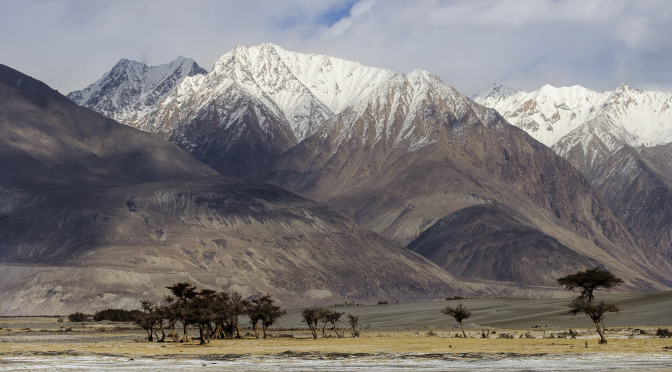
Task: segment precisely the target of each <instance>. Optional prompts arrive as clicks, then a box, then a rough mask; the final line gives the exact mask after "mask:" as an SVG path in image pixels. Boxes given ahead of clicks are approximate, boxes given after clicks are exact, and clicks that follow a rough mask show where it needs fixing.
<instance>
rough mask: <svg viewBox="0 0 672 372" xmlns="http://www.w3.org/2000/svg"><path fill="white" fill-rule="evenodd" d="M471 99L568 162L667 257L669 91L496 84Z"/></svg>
mask: <svg viewBox="0 0 672 372" xmlns="http://www.w3.org/2000/svg"><path fill="white" fill-rule="evenodd" d="M474 99H475V100H476V101H477V102H479V103H482V104H483V105H486V106H488V107H492V108H495V109H496V110H497V111H499V112H500V113H501V114H502V116H503V117H504V118H506V119H507V120H508V121H509V122H510V123H511V124H513V125H515V126H517V127H519V128H521V129H523V130H526V131H527V132H528V133H529V134H530V135H531V136H533V137H535V138H536V139H538V140H539V141H541V142H543V143H544V144H546V145H547V146H550V147H551V148H552V149H553V150H554V151H555V152H556V153H557V154H558V155H560V156H562V157H564V158H565V159H567V160H569V161H570V162H571V163H572V165H573V166H574V167H576V168H577V169H579V170H580V171H581V173H583V175H584V176H585V177H586V178H587V179H588V180H589V181H590V182H591V184H592V185H593V186H594V187H595V189H597V190H598V192H599V193H600V194H601V196H602V197H603V198H604V199H605V201H606V202H607V204H608V205H609V207H610V208H611V209H612V210H613V211H614V212H615V213H616V214H617V215H619V216H621V219H622V220H623V221H625V222H626V224H627V225H628V228H629V229H630V230H631V231H634V232H636V233H638V234H639V235H640V236H641V237H642V238H643V239H645V240H647V241H648V242H649V243H650V244H653V245H654V246H656V247H657V249H659V250H660V251H662V252H664V254H665V255H666V256H667V257H668V258H669V257H672V162H671V161H670V159H672V153H671V152H670V151H672V147H671V146H672V93H663V92H652V91H643V90H638V89H632V88H630V87H628V86H626V85H621V86H620V87H619V88H618V89H616V90H614V91H608V92H596V91H593V90H590V89H586V88H584V87H581V86H573V87H561V88H555V87H552V86H549V85H546V86H544V87H542V88H541V89H540V90H538V91H534V92H525V91H517V90H515V89H511V88H507V87H504V86H502V85H494V86H493V87H491V88H490V89H488V90H487V91H485V92H484V93H482V94H480V95H478V96H475V97H474Z"/></svg>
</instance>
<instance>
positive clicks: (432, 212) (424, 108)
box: [271, 71, 668, 288]
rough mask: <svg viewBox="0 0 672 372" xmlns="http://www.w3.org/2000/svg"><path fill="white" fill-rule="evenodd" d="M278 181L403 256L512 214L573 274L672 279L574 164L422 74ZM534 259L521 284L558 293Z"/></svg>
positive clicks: (280, 169) (366, 106) (377, 98)
mask: <svg viewBox="0 0 672 372" xmlns="http://www.w3.org/2000/svg"><path fill="white" fill-rule="evenodd" d="M271 181H272V182H273V183H276V184H278V185H281V186H283V187H286V188H288V189H289V190H292V191H295V192H298V193H300V194H302V195H305V196H307V197H309V198H313V199H315V200H319V201H324V202H326V203H328V204H329V205H330V206H332V207H334V208H336V209H338V210H340V211H343V212H344V213H346V214H347V215H350V216H353V218H354V219H355V220H356V221H357V222H359V223H360V224H362V225H364V226H366V227H368V228H371V229H373V230H374V231H377V232H379V233H381V234H382V235H384V236H388V237H390V238H392V239H393V240H394V241H396V242H398V243H399V244H403V245H407V244H409V243H410V242H412V241H413V240H414V239H415V238H416V237H418V236H419V235H420V234H421V233H423V232H424V231H425V230H426V229H427V228H429V227H430V226H432V225H433V224H434V223H436V222H437V221H438V220H440V219H442V218H444V217H446V216H450V215H451V214H453V213H454V212H457V211H459V210H462V209H464V208H467V207H471V206H474V205H479V204H486V205H487V204H499V205H503V206H505V207H506V209H507V210H510V211H514V212H515V214H516V215H519V216H522V217H524V219H525V220H526V221H529V222H528V226H530V228H531V229H532V230H536V231H539V232H540V233H541V234H543V236H548V237H552V238H553V239H555V240H557V242H558V243H559V245H557V247H558V250H557V251H556V252H561V251H562V249H564V248H560V247H562V246H564V247H567V248H568V249H570V250H572V251H574V254H568V255H567V257H568V258H570V257H573V258H575V259H577V261H574V262H575V263H574V264H571V265H568V266H569V267H566V268H565V270H566V271H569V270H572V269H574V268H576V267H577V266H580V265H585V266H589V265H591V264H592V263H594V262H596V261H597V262H599V263H600V264H603V265H606V266H608V267H610V268H612V269H613V270H615V271H617V272H619V273H620V275H623V276H625V277H628V278H631V280H632V281H631V283H635V282H636V283H637V284H636V285H637V286H640V285H642V286H644V287H647V286H649V285H652V286H653V287H658V286H659V285H660V283H665V282H666V279H665V274H663V272H664V271H665V270H668V268H667V267H666V268H664V269H662V270H660V271H659V269H657V268H652V267H651V265H650V264H649V262H650V260H655V258H654V257H658V256H657V253H656V252H654V251H653V250H652V249H651V248H650V247H649V246H648V245H646V244H640V243H639V242H638V240H637V238H636V237H635V236H633V235H631V234H630V233H629V232H628V230H627V228H625V226H624V225H623V224H622V223H621V222H620V221H619V220H618V218H616V216H614V215H613V213H612V212H611V211H610V210H609V208H608V207H607V205H606V204H605V203H604V202H603V201H602V199H601V198H600V197H599V196H598V195H597V193H596V192H595V191H594V190H593V189H592V188H591V186H590V184H589V183H588V182H587V180H586V179H585V178H584V177H583V176H582V175H581V174H580V173H579V172H578V171H576V170H575V169H574V168H573V167H572V166H571V164H569V163H568V162H566V161H565V160H563V159H562V158H560V157H559V156H557V155H555V154H554V153H553V152H552V151H551V150H550V149H549V148H547V147H546V146H544V145H543V144H541V143H539V142H537V141H535V140H534V139H532V138H531V137H529V136H528V135H527V134H526V133H524V132H523V131H520V130H519V129H517V128H514V127H512V126H511V125H509V124H508V123H506V122H505V121H504V120H503V119H502V118H501V117H500V116H499V115H498V114H497V113H496V112H494V111H492V110H488V109H486V108H484V107H483V106H480V105H478V104H476V103H475V102H473V101H471V100H470V99H468V98H466V97H464V96H463V95H461V94H459V93H458V92H456V91H455V90H454V89H452V88H450V87H448V86H447V85H445V84H444V83H442V82H441V81H440V80H438V79H437V78H436V77H434V76H432V75H431V74H429V73H427V72H425V71H415V72H413V73H411V74H408V75H399V76H397V77H395V78H393V79H390V80H389V81H388V82H387V83H386V84H384V85H382V86H381V87H379V88H378V89H377V90H376V91H375V92H374V94H372V95H371V96H370V97H368V98H367V99H364V100H361V101H359V102H358V103H357V104H356V105H354V106H353V107H351V108H349V109H347V110H345V111H344V112H342V113H341V114H339V115H338V116H337V117H336V118H335V119H334V120H333V122H332V123H329V125H325V126H324V127H323V128H322V129H320V131H318V132H317V133H316V134H315V135H313V136H311V137H309V138H307V139H306V140H304V141H302V142H301V143H300V144H299V145H297V146H296V147H295V148H293V149H291V150H289V151H288V152H287V153H286V154H285V155H283V157H282V158H281V159H280V161H279V162H278V165H277V166H276V170H275V173H274V174H273V176H272V178H271ZM544 239H546V238H544ZM540 241H542V240H540ZM493 244H494V245H493V247H496V246H497V244H499V243H497V242H493ZM537 249H541V250H542V251H543V248H537ZM423 252H424V253H423V254H427V256H428V257H429V256H430V255H431V254H429V253H428V252H427V251H423ZM509 253H512V251H509ZM435 257H438V256H435ZM515 257H519V256H517V254H516V255H513V256H511V257H509V258H504V257H500V259H501V260H507V259H508V260H512V261H513V260H515ZM585 257H588V258H589V259H584V258H585ZM530 258H531V259H530V260H529V261H525V262H524V263H521V264H523V265H524V267H525V269H526V270H527V271H528V272H529V276H527V277H519V278H518V279H520V280H522V281H523V282H522V283H525V282H527V281H530V280H533V279H532V278H534V280H537V279H539V278H543V280H541V283H547V284H548V283H551V282H552V281H553V279H554V277H553V276H552V275H553V274H551V272H552V271H549V270H546V266H545V262H546V257H545V256H543V255H533V256H531V257H530ZM450 262H451V266H444V268H446V269H447V270H448V271H449V272H451V273H456V274H457V273H460V274H464V272H465V271H464V270H465V269H464V267H463V266H462V265H463V263H460V262H458V261H450ZM562 262H565V263H567V261H565V260H563V261H562ZM626 262H627V264H625V263H626ZM442 263H446V262H442ZM452 264H455V265H456V266H452ZM482 264H483V265H484V266H483V267H482V268H481V269H479V270H475V271H474V272H480V273H486V272H488V271H489V270H490V268H491V263H490V262H489V261H483V262H482ZM559 270H562V269H559ZM492 275H493V274H487V275H485V276H486V277H488V278H491V277H492ZM514 277H515V276H512V278H514ZM645 283H648V284H645ZM654 283H658V284H654ZM653 287H652V288H653Z"/></svg>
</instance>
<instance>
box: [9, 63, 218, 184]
mask: <svg viewBox="0 0 672 372" xmlns="http://www.w3.org/2000/svg"><path fill="white" fill-rule="evenodd" d="M0 172H1V173H2V179H0V182H1V184H2V185H34V184H36V183H48V184H62V185H76V184H79V185H84V184H86V185H123V184H133V183H138V182H148V181H158V180H162V179H169V178H174V177H187V176H208V175H214V174H216V172H215V171H213V170H212V169H210V168H209V167H207V166H206V165H204V164H202V163H200V162H198V161H197V160H196V159H194V158H193V157H192V156H190V155H188V154H187V153H186V152H184V151H183V150H181V149H180V148H179V147H177V146H175V145H172V144H170V143H168V142H166V141H164V140H162V139H161V138H159V137H158V136H155V135H152V134H148V133H143V132H141V131H138V130H136V129H133V128H129V127H127V126H124V125H122V124H119V123H117V122H115V121H113V120H111V119H108V118H105V117H104V116H102V115H99V114H97V113H95V112H93V111H91V110H88V109H84V108H82V107H79V106H77V105H75V104H74V103H72V102H71V101H69V100H68V99H67V98H65V97H64V96H62V95H61V94H59V93H58V92H57V91H55V90H52V89H51V88H49V87H48V86H47V85H45V84H44V83H42V82H40V81H37V80H35V79H33V78H31V77H29V76H26V75H24V74H22V73H20V72H18V71H16V70H13V69H11V68H9V67H7V66H4V65H3V66H0Z"/></svg>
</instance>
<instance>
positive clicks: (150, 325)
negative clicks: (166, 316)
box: [135, 300, 163, 342]
mask: <svg viewBox="0 0 672 372" xmlns="http://www.w3.org/2000/svg"><path fill="white" fill-rule="evenodd" d="M141 304H142V315H141V316H140V318H139V319H138V320H136V321H135V323H136V324H137V325H139V326H140V327H141V328H142V329H144V330H145V331H147V341H150V342H151V341H154V328H156V326H157V325H158V322H159V321H162V320H163V319H158V318H159V316H158V314H157V312H156V304H155V303H153V302H151V301H147V300H145V301H142V302H141Z"/></svg>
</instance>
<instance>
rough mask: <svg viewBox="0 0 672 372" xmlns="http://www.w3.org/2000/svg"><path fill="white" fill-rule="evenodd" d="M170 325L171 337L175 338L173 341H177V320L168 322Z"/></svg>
mask: <svg viewBox="0 0 672 372" xmlns="http://www.w3.org/2000/svg"><path fill="white" fill-rule="evenodd" d="M168 325H169V326H170V338H172V339H173V342H177V335H176V334H175V322H173V321H171V322H169V323H168Z"/></svg>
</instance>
